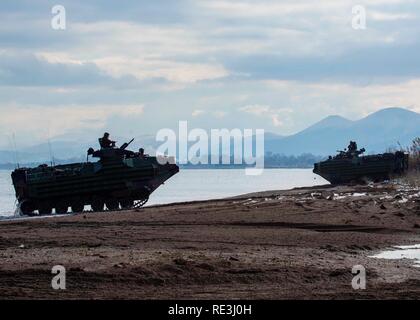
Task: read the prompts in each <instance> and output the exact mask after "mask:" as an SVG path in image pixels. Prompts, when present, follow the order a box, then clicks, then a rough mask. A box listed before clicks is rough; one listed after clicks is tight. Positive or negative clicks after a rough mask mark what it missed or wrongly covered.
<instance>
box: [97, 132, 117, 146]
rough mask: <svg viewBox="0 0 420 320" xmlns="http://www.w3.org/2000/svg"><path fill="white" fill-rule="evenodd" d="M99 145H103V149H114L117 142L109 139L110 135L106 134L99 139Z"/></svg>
mask: <svg viewBox="0 0 420 320" xmlns="http://www.w3.org/2000/svg"><path fill="white" fill-rule="evenodd" d="M99 144H100V145H101V148H113V147H115V141H112V140H111V139H109V133H108V132H105V133H104V136H103V137H102V138H100V139H99Z"/></svg>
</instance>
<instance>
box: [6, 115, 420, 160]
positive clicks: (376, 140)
mask: <svg viewBox="0 0 420 320" xmlns="http://www.w3.org/2000/svg"><path fill="white" fill-rule="evenodd" d="M417 136H420V114H418V113H416V112H412V111H409V110H406V109H401V108H388V109H382V110H380V111H378V112H375V113H373V114H370V115H369V116H367V117H365V118H363V119H360V120H357V121H351V120H348V119H345V118H343V117H340V116H329V117H327V118H325V119H323V120H321V121H319V122H317V123H315V124H313V125H312V126H310V127H308V128H306V129H305V130H302V131H300V132H299V133H297V134H294V135H291V136H280V135H277V134H274V133H269V132H266V134H265V151H266V152H273V153H278V154H284V155H301V154H303V153H312V154H314V155H329V154H334V153H335V151H336V150H338V149H343V148H345V147H347V145H348V142H349V141H350V140H355V141H357V143H358V145H359V147H360V148H361V147H364V148H366V150H367V152H368V153H374V152H383V151H385V150H386V149H388V148H390V147H398V143H400V144H401V145H402V146H403V147H405V146H408V145H410V143H411V141H412V140H413V138H415V137H417ZM114 139H115V140H117V141H118V145H120V144H122V143H123V142H125V141H129V140H130V139H131V137H118V136H114ZM160 144H161V142H157V141H156V140H155V136H154V135H141V136H137V137H135V141H134V142H133V144H132V145H131V146H130V148H131V149H132V150H136V149H138V148H139V147H143V148H144V149H145V150H146V152H147V153H150V154H153V153H154V152H155V150H156V148H157V147H158V146H159V145H160ZM191 144H192V143H191ZM89 147H94V148H98V140H97V138H94V139H90V140H86V141H82V140H81V139H79V140H77V141H71V140H70V139H69V138H68V137H67V138H66V137H60V140H57V139H55V140H51V142H50V143H48V142H46V143H43V144H39V145H36V146H32V147H28V148H26V149H25V150H20V151H19V152H18V153H17V158H18V161H19V162H20V163H28V162H50V161H51V154H52V155H53V157H54V158H55V159H78V161H80V160H83V159H85V157H86V151H87V149H88V148H89ZM14 159H15V153H14V152H12V151H10V150H5V151H0V163H14V162H15V160H14Z"/></svg>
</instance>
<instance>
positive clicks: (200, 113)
mask: <svg viewBox="0 0 420 320" xmlns="http://www.w3.org/2000/svg"><path fill="white" fill-rule="evenodd" d="M204 113H206V112H205V111H204V110H198V109H196V110H194V111H193V112H192V114H191V115H192V116H193V117H198V116H200V115H202V114H204Z"/></svg>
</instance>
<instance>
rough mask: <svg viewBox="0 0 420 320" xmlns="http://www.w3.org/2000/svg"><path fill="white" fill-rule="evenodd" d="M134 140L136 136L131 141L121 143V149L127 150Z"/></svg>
mask: <svg viewBox="0 0 420 320" xmlns="http://www.w3.org/2000/svg"><path fill="white" fill-rule="evenodd" d="M133 141H134V138H133V139H131V140H130V141H129V142H125V143H123V144H122V145H121V147H120V149H121V150H125V149H126V148H127V147H128V146H129V145H130V144H131V143H132V142H133Z"/></svg>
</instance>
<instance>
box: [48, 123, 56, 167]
mask: <svg viewBox="0 0 420 320" xmlns="http://www.w3.org/2000/svg"><path fill="white" fill-rule="evenodd" d="M48 151H49V152H50V159H51V160H50V161H51V167H55V163H54V154H53V151H52V146H51V140H50V126H49V125H48Z"/></svg>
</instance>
